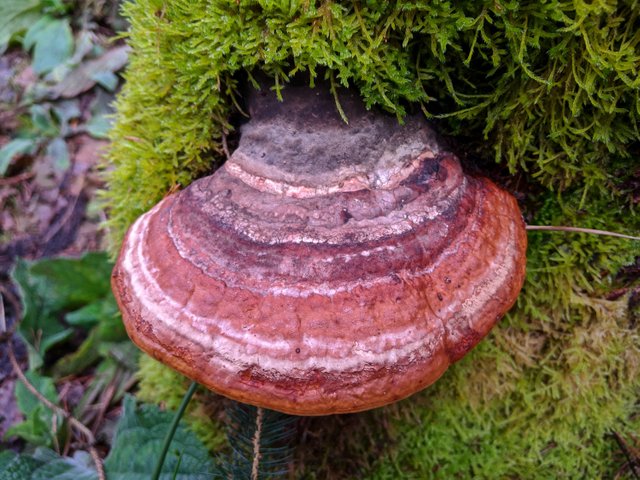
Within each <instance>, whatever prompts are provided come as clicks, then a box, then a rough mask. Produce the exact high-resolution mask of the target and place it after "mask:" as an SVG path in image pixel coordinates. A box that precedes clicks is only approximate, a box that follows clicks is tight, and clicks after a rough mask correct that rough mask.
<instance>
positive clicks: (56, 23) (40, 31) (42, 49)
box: [23, 16, 73, 75]
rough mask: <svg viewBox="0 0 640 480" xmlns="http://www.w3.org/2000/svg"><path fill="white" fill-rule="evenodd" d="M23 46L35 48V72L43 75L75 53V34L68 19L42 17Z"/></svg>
mask: <svg viewBox="0 0 640 480" xmlns="http://www.w3.org/2000/svg"><path fill="white" fill-rule="evenodd" d="M23 45H24V47H25V49H27V50H30V49H31V48H32V47H33V65H32V67H33V70H34V71H35V72H36V73H37V74H39V75H42V74H44V73H47V72H49V71H51V70H53V69H54V68H55V67H57V66H58V65H60V64H62V63H63V62H65V61H66V60H68V59H69V58H70V57H71V55H72V53H73V34H72V32H71V27H70V26H69V19H68V18H52V17H49V16H45V17H42V18H41V19H40V20H38V21H37V22H36V23H35V24H34V25H33V26H31V28H29V30H28V31H27V34H26V36H25V39H24V42H23Z"/></svg>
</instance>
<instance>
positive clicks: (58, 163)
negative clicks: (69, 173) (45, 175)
mask: <svg viewBox="0 0 640 480" xmlns="http://www.w3.org/2000/svg"><path fill="white" fill-rule="evenodd" d="M46 154H47V157H49V160H50V161H51V163H52V164H53V166H54V167H55V169H56V170H58V171H61V172H63V171H65V170H67V169H68V168H69V167H70V166H71V160H70V159H69V149H68V148H67V142H65V141H64V138H61V137H56V138H54V139H53V140H51V141H50V142H49V145H47V152H46Z"/></svg>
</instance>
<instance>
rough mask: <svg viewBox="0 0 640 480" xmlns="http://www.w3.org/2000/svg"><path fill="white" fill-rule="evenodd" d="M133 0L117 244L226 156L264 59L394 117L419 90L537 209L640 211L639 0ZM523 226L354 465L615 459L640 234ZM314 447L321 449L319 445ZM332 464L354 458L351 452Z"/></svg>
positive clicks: (523, 472)
mask: <svg viewBox="0 0 640 480" xmlns="http://www.w3.org/2000/svg"><path fill="white" fill-rule="evenodd" d="M125 10H126V14H127V15H128V17H129V19H130V21H131V31H130V35H129V43H130V44H131V45H132V46H133V48H134V51H133V53H132V56H131V64H130V66H129V69H128V72H127V75H126V78H127V84H126V86H125V88H124V91H123V92H122V94H121V95H120V98H119V100H118V104H117V108H118V118H117V122H116V125H115V128H114V129H113V132H112V139H113V146H112V148H111V151H110V155H109V159H108V162H109V164H108V166H107V173H106V175H107V180H108V185H109V187H108V190H107V191H106V192H105V193H104V199H105V201H106V203H107V205H108V206H109V208H110V211H111V216H110V221H109V226H110V229H111V238H112V242H113V248H114V250H115V249H116V248H117V246H118V244H119V242H120V240H121V238H122V235H123V232H124V230H125V228H126V227H127V226H128V225H129V224H130V223H131V222H132V221H133V220H134V219H135V218H136V217H137V216H138V215H140V214H141V213H142V212H144V211H146V210H148V209H149V208H150V207H151V206H152V205H153V204H155V203H156V202H157V201H158V200H159V199H160V198H162V197H163V196H164V195H166V194H167V193H168V192H170V191H172V190H174V189H176V188H180V187H184V186H186V185H187V184H189V183H190V182H191V181H192V180H193V179H195V178H197V177H198V176H201V175H204V174H208V173H210V172H211V171H212V169H213V168H215V166H216V165H218V164H219V163H220V161H222V160H223V158H224V153H223V151H224V148H223V138H226V137H227V135H228V134H232V131H233V125H234V119H235V118H236V117H237V116H239V115H241V114H242V112H241V109H242V97H241V94H240V92H241V86H242V84H243V83H251V81H252V78H253V76H255V75H256V74H257V73H258V72H264V73H266V74H267V75H268V76H270V77H271V78H272V79H273V80H272V83H273V88H274V89H276V90H278V89H282V88H286V86H287V83H288V82H289V81H290V79H291V78H293V77H294V76H296V74H298V73H304V74H306V75H307V76H308V77H310V78H311V82H310V83H311V84H313V83H314V80H315V79H317V78H326V79H328V80H329V83H330V84H333V85H343V86H346V87H349V88H353V89H356V90H357V91H358V92H360V94H361V96H362V98H363V99H364V100H365V102H366V104H367V105H368V106H370V107H371V108H377V109H381V110H384V111H387V112H389V114H391V115H395V116H397V118H398V120H399V121H401V120H402V118H403V116H404V115H405V114H406V113H407V112H409V111H420V110H422V111H423V112H424V113H425V115H426V116H427V117H428V118H429V119H430V120H431V121H432V123H433V125H434V126H435V128H436V129H438V130H439V131H440V132H441V133H443V134H444V135H447V136H449V137H450V139H451V142H452V147H453V149H454V150H457V153H458V154H459V155H460V156H462V157H463V159H465V161H466V162H467V164H468V166H469V168H473V169H477V170H480V171H484V173H485V174H487V175H490V176H493V177H494V178H497V179H498V181H500V182H502V183H503V185H505V186H506V187H507V188H509V189H510V190H512V191H513V192H514V193H515V194H516V195H517V196H518V198H519V199H520V201H521V206H522V208H523V210H524V212H525V218H526V220H527V222H528V223H531V224H544V225H573V226H581V227H590V228H598V229H605V230H614V231H619V232H624V233H630V234H634V233H635V234H637V233H638V231H640V215H638V213H637V212H636V210H637V203H638V198H639V193H638V188H639V187H638V175H639V174H640V161H639V158H640V147H639V144H640V128H639V126H638V118H639V116H640V77H639V75H638V71H639V70H640V19H639V17H638V16H639V14H640V6H639V5H638V4H637V3H636V2H632V1H617V2H616V1H602V2H593V3H592V4H586V3H582V2H560V1H555V0H552V1H548V2H536V1H523V2H507V1H494V0H491V1H484V2H483V1H466V2H431V1H417V2H376V1H371V2H351V1H324V2H314V1H299V2H295V1H292V2H278V1H260V2H258V1H238V2H235V1H213V0H211V1H191V0H139V1H137V2H135V3H127V4H126V6H125ZM529 243H530V246H529V251H528V264H527V268H528V275H527V281H526V285H525V288H524V290H523V292H522V294H521V295H520V298H519V300H518V303H517V306H516V307H515V308H514V309H513V310H512V311H511V313H510V314H509V316H508V318H506V319H505V320H503V321H502V322H501V323H500V324H499V326H498V327H497V328H496V329H495V330H494V332H493V333H492V334H491V335H490V336H489V337H488V338H487V339H486V340H485V341H484V342H483V343H482V344H481V345H480V346H479V347H478V348H477V349H476V350H474V351H473V352H472V354H470V355H469V356H468V357H466V358H465V359H464V360H463V361H461V362H460V363H459V364H457V365H456V366H454V367H453V368H452V369H451V370H450V371H449V372H448V373H447V374H446V375H445V376H444V377H443V378H442V379H441V380H440V381H439V382H438V383H437V384H436V385H434V386H433V387H431V388H429V389H428V390H426V391H425V392H423V393H421V394H418V395H415V396H414V397H412V398H410V399H408V400H405V401H404V402H401V404H399V405H398V406H394V407H389V408H388V409H386V410H385V409H382V410H380V411H377V412H376V413H374V414H370V416H369V417H367V418H369V419H371V418H378V419H384V420H385V421H391V422H392V423H393V425H391V427H392V428H390V429H387V433H388V432H391V433H388V434H389V435H391V440H393V441H391V442H390V443H389V444H388V445H387V448H384V449H382V451H376V455H375V457H376V458H375V459H373V458H371V459H369V460H370V461H369V460H367V461H360V462H358V461H357V460H353V461H351V460H350V459H346V460H343V463H344V464H345V465H350V466H351V467H350V468H352V466H353V465H354V464H356V465H359V467H358V468H359V469H360V470H359V471H358V472H357V474H355V473H353V472H351V473H352V474H354V475H356V476H358V477H359V478H403V477H405V478H431V477H434V478H454V477H456V478H471V477H474V478H504V477H515V478H598V477H601V476H603V477H612V476H613V475H614V473H615V472H616V470H617V469H618V468H619V467H620V465H621V464H622V463H623V462H624V457H623V456H622V455H620V454H619V452H618V453H616V451H617V449H618V446H617V444H616V443H615V442H614V441H613V439H612V438H611V437H610V436H609V434H610V433H611V432H618V433H620V435H622V436H623V437H625V436H627V437H628V436H629V435H630V434H631V433H633V432H635V433H636V434H637V432H638V431H639V429H640V415H639V413H640V411H639V408H638V403H639V399H640V334H639V333H638V330H637V316H638V312H637V310H636V311H634V309H633V308H632V307H633V305H637V304H638V297H639V296H640V294H639V293H638V288H639V285H640V283H639V281H638V273H637V263H636V267H635V273H634V270H633V268H626V267H625V266H627V265H633V263H634V261H636V262H637V260H636V259H637V256H638V255H640V245H639V243H638V242H636V243H633V242H632V241H629V240H623V239H614V238H604V237H593V236H589V235H585V234H568V233H554V234H549V233H543V232H535V233H530V235H529ZM176 395H178V396H179V395H180V392H177V393H176ZM340 421H342V420H340ZM326 431H327V432H328V431H329V427H327V430H326ZM378 433H380V432H378ZM341 434H342V435H352V436H353V437H354V438H353V439H352V441H351V442H346V443H350V444H353V443H354V442H355V443H357V442H358V441H359V440H358V437H359V434H358V432H357V431H352V432H348V431H343V432H342V433H341ZM318 441H320V442H322V441H323V440H322V438H319V439H318ZM362 442H363V443H366V442H368V440H366V439H365V438H364V437H363V438H362ZM343 443H345V442H342V443H341V442H334V441H327V443H326V445H325V447H324V448H326V449H327V450H331V449H335V448H338V447H337V446H338V445H342V444H343ZM374 443H375V442H374ZM345 452H359V453H358V454H359V455H365V456H366V449H358V448H357V447H355V448H354V447H349V448H345ZM363 452H364V453H363ZM343 453H344V452H343ZM347 454H348V453H347ZM339 455H340V454H339V453H336V458H337V457H338V456H339ZM318 462H320V459H318ZM325 465H326V464H325ZM304 468H306V469H308V471H309V472H312V471H316V472H317V471H318V469H319V468H321V466H320V463H318V464H316V465H314V464H313V459H309V458H306V459H305V462H304ZM326 468H327V475H326V476H327V478H329V475H330V474H333V475H334V476H335V478H341V476H340V470H339V469H340V468H342V467H341V466H340V465H337V464H336V465H334V466H332V467H326ZM345 468H346V467H345ZM332 469H333V471H332ZM345 471H346V470H345ZM301 474H304V473H303V472H301ZM321 476H322V478H325V475H321Z"/></svg>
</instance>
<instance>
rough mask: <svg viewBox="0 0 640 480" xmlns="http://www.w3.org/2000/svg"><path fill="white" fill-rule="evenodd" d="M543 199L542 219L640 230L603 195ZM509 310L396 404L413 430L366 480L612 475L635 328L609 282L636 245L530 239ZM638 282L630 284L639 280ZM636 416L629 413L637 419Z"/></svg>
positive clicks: (635, 366)
mask: <svg viewBox="0 0 640 480" xmlns="http://www.w3.org/2000/svg"><path fill="white" fill-rule="evenodd" d="M580 197H581V192H575V193H574V194H573V195H567V196H566V199H565V201H564V202H562V203H560V202H559V201H558V200H557V199H556V198H553V197H551V198H549V200H548V201H547V202H546V204H545V206H544V207H543V208H542V209H541V210H540V213H539V216H540V217H541V219H546V220H548V221H550V222H552V223H553V222H568V221H572V220H573V221H577V220H578V219H580V221H581V223H583V224H596V225H597V224H601V223H605V224H607V225H608V226H610V227H611V228H623V226H624V225H625V224H627V226H628V227H631V228H634V227H635V228H636V229H637V228H639V227H640V221H639V219H638V217H632V216H629V217H627V214H624V213H622V214H621V211H620V210H617V208H620V207H621V206H620V205H617V206H616V207H617V208H616V207H612V205H611V204H610V203H609V202H610V201H611V199H610V198H609V197H608V196H607V195H602V196H599V197H598V198H594V202H593V203H590V204H588V205H587V211H588V212H589V214H588V215H587V214H584V213H578V210H577V209H576V208H575V206H577V205H579V203H580ZM529 239H530V247H529V258H528V276H527V281H526V284H525V288H524V290H523V293H522V294H521V295H520V297H519V299H518V304H517V307H516V308H515V309H514V310H512V311H511V312H510V314H509V315H508V317H507V318H506V319H504V320H503V321H502V322H501V323H500V324H499V325H498V327H497V328H495V329H494V330H493V332H492V333H491V335H489V337H488V338H487V339H486V340H485V341H484V342H482V343H481V344H480V345H479V346H478V347H477V348H476V349H475V350H474V351H473V352H471V354H470V355H468V356H467V357H465V358H464V359H463V360H462V361H461V362H460V363H459V364H457V365H455V366H453V367H452V368H451V369H450V370H449V371H448V372H447V373H446V374H445V376H444V378H442V379H441V380H440V381H438V382H437V383H436V384H435V385H434V386H433V387H431V388H429V389H428V390H426V391H425V392H423V393H421V394H420V395H419V396H417V398H412V399H410V400H408V401H405V402H403V403H402V405H401V408H402V409H407V410H409V411H410V412H411V413H412V415H413V416H415V417H416V418H417V419H418V425H419V426H414V425H408V424H406V423H405V422H402V424H399V425H396V429H397V431H398V434H397V435H398V440H399V442H400V444H399V445H398V446H397V448H395V449H394V450H393V451H392V452H389V453H388V455H387V457H386V458H384V459H383V460H381V462H380V464H379V467H378V469H377V470H375V473H374V474H372V475H371V478H522V479H528V478H531V479H534V478H613V477H614V474H615V472H616V470H617V469H618V468H619V467H620V464H621V462H620V459H619V458H616V456H615V455H614V452H615V451H616V450H617V445H616V443H615V442H614V440H613V439H612V438H611V435H610V434H611V432H613V431H620V432H629V431H631V432H633V431H635V432H637V431H638V430H637V428H638V426H639V425H638V418H637V414H638V412H639V409H638V399H639V398H640V381H639V378H640V332H639V331H638V329H637V326H636V325H635V321H634V319H633V318H632V315H631V314H630V311H629V300H630V294H631V292H632V290H631V289H629V290H627V293H626V294H625V295H622V296H620V297H618V298H615V299H607V298H606V295H604V292H605V291H607V290H609V289H611V288H613V287H614V286H615V287H619V286H620V285H621V284H618V283H617V282H616V280H615V277H614V275H611V273H614V272H617V271H618V269H619V268H620V266H621V265H622V264H624V263H625V262H631V261H632V260H633V258H634V255H638V254H640V248H638V246H637V244H636V246H633V247H630V243H629V242H628V241H624V240H616V239H601V238H594V237H592V236H586V235H582V234H580V235H577V236H573V237H572V238H567V237H566V236H565V235H559V236H554V237H549V236H548V235H545V234H540V233H532V234H530V235H529ZM636 285H637V282H636ZM634 416H635V418H634Z"/></svg>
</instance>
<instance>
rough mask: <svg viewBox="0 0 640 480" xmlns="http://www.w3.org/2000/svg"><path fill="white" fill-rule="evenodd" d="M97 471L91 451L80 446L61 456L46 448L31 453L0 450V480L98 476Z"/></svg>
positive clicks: (87, 479)
mask: <svg viewBox="0 0 640 480" xmlns="http://www.w3.org/2000/svg"><path fill="white" fill-rule="evenodd" d="M97 478H98V474H97V472H96V469H95V465H94V464H93V460H92V459H91V455H89V453H87V452H85V451H82V450H78V451H76V452H75V454H74V455H73V457H60V456H59V455H57V454H56V453H54V452H53V451H51V450H49V449H47V448H38V449H36V451H35V452H34V453H33V454H31V455H29V454H22V455H17V454H15V453H13V452H2V453H0V480H96V479H97Z"/></svg>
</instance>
